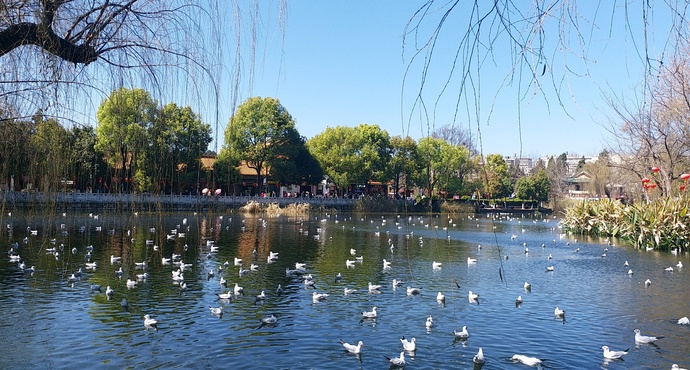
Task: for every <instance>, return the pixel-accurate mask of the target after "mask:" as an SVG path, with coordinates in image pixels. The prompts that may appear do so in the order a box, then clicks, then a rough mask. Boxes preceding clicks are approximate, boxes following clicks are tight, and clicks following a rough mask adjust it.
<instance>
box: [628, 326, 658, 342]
mask: <svg viewBox="0 0 690 370" xmlns="http://www.w3.org/2000/svg"><path fill="white" fill-rule="evenodd" d="M633 331H634V332H635V342H636V343H654V342H656V341H657V340H659V339H661V338H663V337H651V336H647V335H642V334H640V329H635V330H633Z"/></svg>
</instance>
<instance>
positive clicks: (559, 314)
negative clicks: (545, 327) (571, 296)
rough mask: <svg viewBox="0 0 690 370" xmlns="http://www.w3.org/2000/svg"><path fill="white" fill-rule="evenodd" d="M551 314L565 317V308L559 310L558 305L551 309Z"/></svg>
mask: <svg viewBox="0 0 690 370" xmlns="http://www.w3.org/2000/svg"><path fill="white" fill-rule="evenodd" d="M553 314H554V316H556V317H560V318H565V310H561V309H560V308H558V306H556V308H555V309H554V310H553Z"/></svg>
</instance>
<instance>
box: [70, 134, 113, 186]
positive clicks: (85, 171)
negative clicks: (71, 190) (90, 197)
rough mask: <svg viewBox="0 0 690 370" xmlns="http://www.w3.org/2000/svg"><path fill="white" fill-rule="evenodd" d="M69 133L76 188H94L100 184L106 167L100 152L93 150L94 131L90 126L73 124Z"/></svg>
mask: <svg viewBox="0 0 690 370" xmlns="http://www.w3.org/2000/svg"><path fill="white" fill-rule="evenodd" d="M70 135H71V136H72V139H71V142H72V155H71V162H72V168H73V169H72V172H73V173H74V176H75V177H76V179H77V184H76V185H77V188H79V189H87V188H88V187H90V188H91V189H93V190H96V188H97V187H98V186H100V185H101V184H102V180H103V178H104V177H105V173H106V172H105V171H106V167H107V164H106V163H105V161H104V160H103V156H102V154H101V153H99V152H97V151H96V150H95V146H96V131H95V130H94V128H93V127H92V126H83V127H80V126H75V127H73V128H72V130H71V131H70ZM99 180H100V181H101V183H100V184H99V183H98V181H99Z"/></svg>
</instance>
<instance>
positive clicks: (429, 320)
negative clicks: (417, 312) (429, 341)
mask: <svg viewBox="0 0 690 370" xmlns="http://www.w3.org/2000/svg"><path fill="white" fill-rule="evenodd" d="M424 325H425V326H426V328H427V329H431V327H432V326H434V318H433V317H432V316H429V317H427V318H426V324H424Z"/></svg>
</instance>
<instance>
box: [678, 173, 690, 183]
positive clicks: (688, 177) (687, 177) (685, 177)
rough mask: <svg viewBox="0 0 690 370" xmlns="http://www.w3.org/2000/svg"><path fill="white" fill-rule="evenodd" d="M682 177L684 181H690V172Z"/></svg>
mask: <svg viewBox="0 0 690 370" xmlns="http://www.w3.org/2000/svg"><path fill="white" fill-rule="evenodd" d="M680 178H681V179H683V181H685V182H688V179H690V173H684V174H682V175H680Z"/></svg>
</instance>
